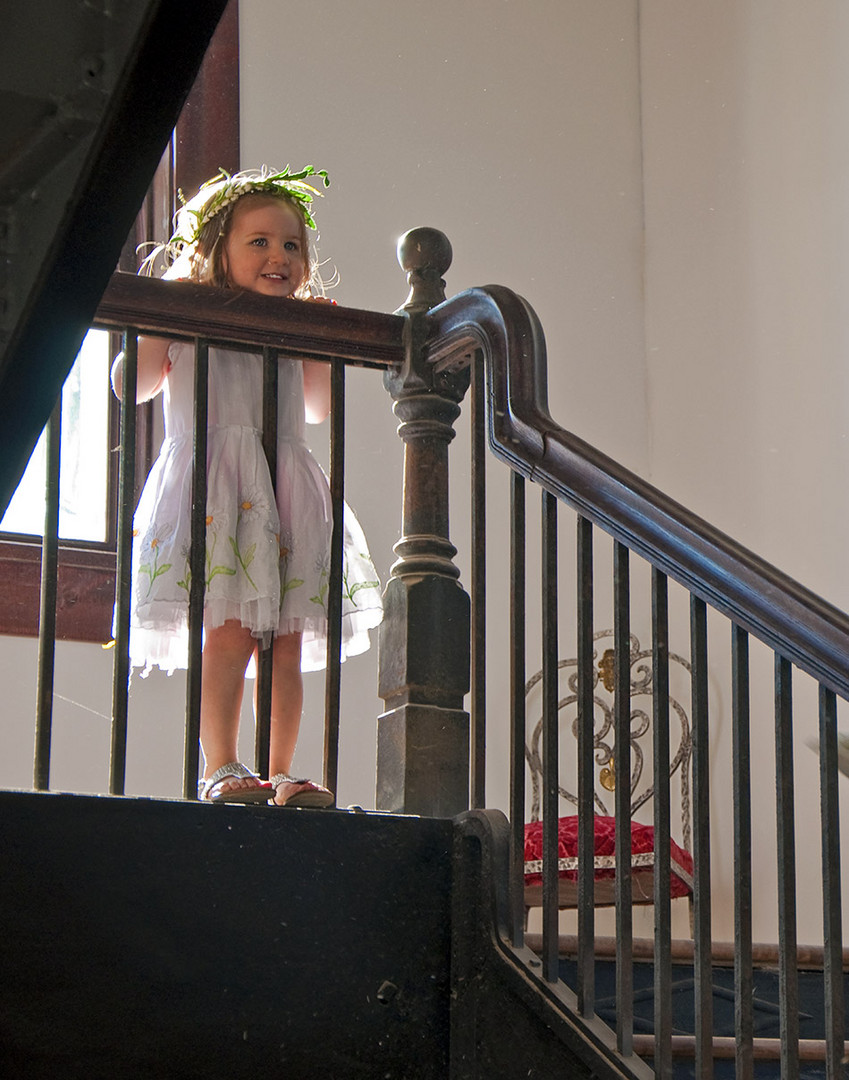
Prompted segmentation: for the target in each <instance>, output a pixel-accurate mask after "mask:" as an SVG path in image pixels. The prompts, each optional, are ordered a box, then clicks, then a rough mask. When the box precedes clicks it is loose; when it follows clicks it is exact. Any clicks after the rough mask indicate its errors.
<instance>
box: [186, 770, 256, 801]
mask: <svg viewBox="0 0 849 1080" xmlns="http://www.w3.org/2000/svg"><path fill="white" fill-rule="evenodd" d="M230 776H232V777H234V778H235V779H236V780H248V779H250V778H251V777H252V778H253V779H254V780H258V779H259V777H258V776H257V775H256V773H253V772H251V770H250V769H249V768H248V767H247V765H243V764H242V763H241V761H230V762H228V763H227V764H226V765H222V766H221V768H220V769H216V770H215V772H214V773H213V774H212V776H208V777H207V778H206V780H199V781H198V793H199V794H200V795H201V796H203V795H204V794H205V793H206V792H207V791H211V790H212V789H213V788H214V787H215V785H216V784H220V783H221V781H222V780H226V779H227V778H228V777H230Z"/></svg>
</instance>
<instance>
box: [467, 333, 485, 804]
mask: <svg viewBox="0 0 849 1080" xmlns="http://www.w3.org/2000/svg"><path fill="white" fill-rule="evenodd" d="M485 406H486V383H485V372H484V362H483V353H482V352H481V350H480V349H477V350H476V351H475V356H474V360H473V362H472V391H471V409H472V476H471V480H472V596H471V600H472V643H471V644H472V657H471V674H472V695H471V701H472V719H471V724H472V761H471V788H472V790H471V805H472V808H473V809H478V808H480V809H482V808H483V807H484V806H486V440H485V436H486V428H485V423H486V418H485Z"/></svg>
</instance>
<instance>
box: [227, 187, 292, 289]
mask: <svg viewBox="0 0 849 1080" xmlns="http://www.w3.org/2000/svg"><path fill="white" fill-rule="evenodd" d="M304 232H305V230H304V224H303V221H302V220H301V218H300V216H299V215H298V213H297V211H295V210H294V209H292V207H291V206H288V205H287V204H286V203H285V202H284V201H283V200H282V199H275V198H263V197H262V196H260V195H258V196H256V197H247V198H244V199H241V200H240V201H239V203H238V204H237V205H236V208H235V209H234V211H233V216H232V218H231V219H230V228H229V230H228V233H227V238H226V240H225V243H224V260H223V261H224V267H225V269H226V271H227V279H228V281H229V282H230V284H231V285H232V286H234V287H236V288H240V289H249V290H250V291H251V292H258V293H264V294H265V295H266V296H293V295H294V293H295V292H296V291H297V289H298V287H299V286H300V285H301V283H302V282H303V280H304V273H305V271H306V254H305V251H304V244H305V236H304Z"/></svg>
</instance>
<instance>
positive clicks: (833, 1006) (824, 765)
mask: <svg viewBox="0 0 849 1080" xmlns="http://www.w3.org/2000/svg"><path fill="white" fill-rule="evenodd" d="M819 718H820V814H821V820H822V896H823V943H824V946H825V947H824V957H823V989H824V993H825V1039H826V1058H825V1066H826V1077H827V1080H837V1078H838V1077H841V1076H845V1072H844V1070H843V1066H842V1064H841V1061H842V1058H843V1024H844V1010H845V1005H844V999H843V993H844V991H843V955H842V954H843V947H842V946H843V929H842V920H841V907H842V905H841V884H840V805H839V798H838V792H837V779H838V777H837V702H836V699H835V696H834V693H833V691H831V690H828V689H827V688H826V687H824V686H820V688H819Z"/></svg>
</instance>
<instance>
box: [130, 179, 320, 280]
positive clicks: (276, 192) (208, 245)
mask: <svg viewBox="0 0 849 1080" xmlns="http://www.w3.org/2000/svg"><path fill="white" fill-rule="evenodd" d="M313 176H315V177H317V178H319V179H320V180H321V181H322V182H323V184H324V186H325V187H329V185H330V181H329V179H328V177H327V173H326V172H325V171H324V169H320V170H318V171H316V169H314V168H313V167H312V165H307V166H306V167H305V168H303V169H302V170H301V171H300V172H298V173H293V172H291V171H290V169H289V166H288V165H287V166H286V168H285V169H283V170H282V172H275V171H272V170H270V169H268V168H267V167H266V166H263V167H262V168H261V169H258V170H257V169H254V170H246V171H244V172H238V173H234V174H233V175H232V176H231V175H230V174H229V173H227V172H224V171H223V170H222V171H221V172H220V173H219V174H218V175H217V176H214V177H213V178H212V179H211V180H208V181H207V182H206V183H205V184H203V185H202V186H201V188H200V190H199V191H198V193H197V194H196V195H195V196H194V197H193V198H192V199H190V200H189V201H188V202H184V204H183V206H182V207H181V208H180V210H179V211H178V212H177V216H176V222H175V224H176V228H175V231H174V235H173V236H172V237H171V239H170V240H169V241H168V243H167V244H160V245H158V246H157V247H155V248H154V249H153V251H152V252H151V253H150V254H149V255H148V256H147V258H146V259H145V260H144V262H143V263H142V266H141V271H140V272H141V273H147V274H152V273H154V267H155V265H156V263H157V260H160V259H162V258H164V260H165V262H166V266H167V269H166V271H165V273H164V274H163V275H162V276H163V277H165V278H168V279H171V280H174V279H178V278H179V279H188V280H189V281H197V282H200V283H202V284H206V285H217V286H218V287H219V288H223V289H228V288H230V287H231V286H230V281H229V279H228V276H227V272H226V268H225V265H224V249H225V244H226V239H227V234H228V232H229V228H230V224H231V222H232V219H233V211H234V209H235V208H236V206H237V205H238V204H239V203H240V202H241V201H242V199H247V198H260V197H262V198H267V199H279V200H281V201H282V202H284V203H285V204H286V205H287V206H289V207H291V209H292V210H293V211H294V212H295V214H296V215H297V219H298V222H299V224H300V232H301V242H302V245H301V249H302V251H303V255H304V280H303V281H302V282H301V284H300V285H299V286H298V289H297V290H296V292H295V296H297V297H299V298H301V299H303V298H305V297H308V296H311V295H312V294H313V293H318V294H319V295H323V294H324V283H323V282H322V280H321V278H320V276H319V274H318V263H317V261H316V258H315V253H314V251H313V249H312V247H311V245H310V243H309V238H308V236H307V228H308V227H309V228H310V229H315V221H314V220H313V216H312V202H313V198H314V197H315V196H316V195H319V196H320V195H321V192H320V191H318V190H317V189H316V188H314V187H313V186H312V185H311V184H308V183H306V182H305V181H306V178H307V177H313ZM180 197H181V198H182V194H181V196H180Z"/></svg>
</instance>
